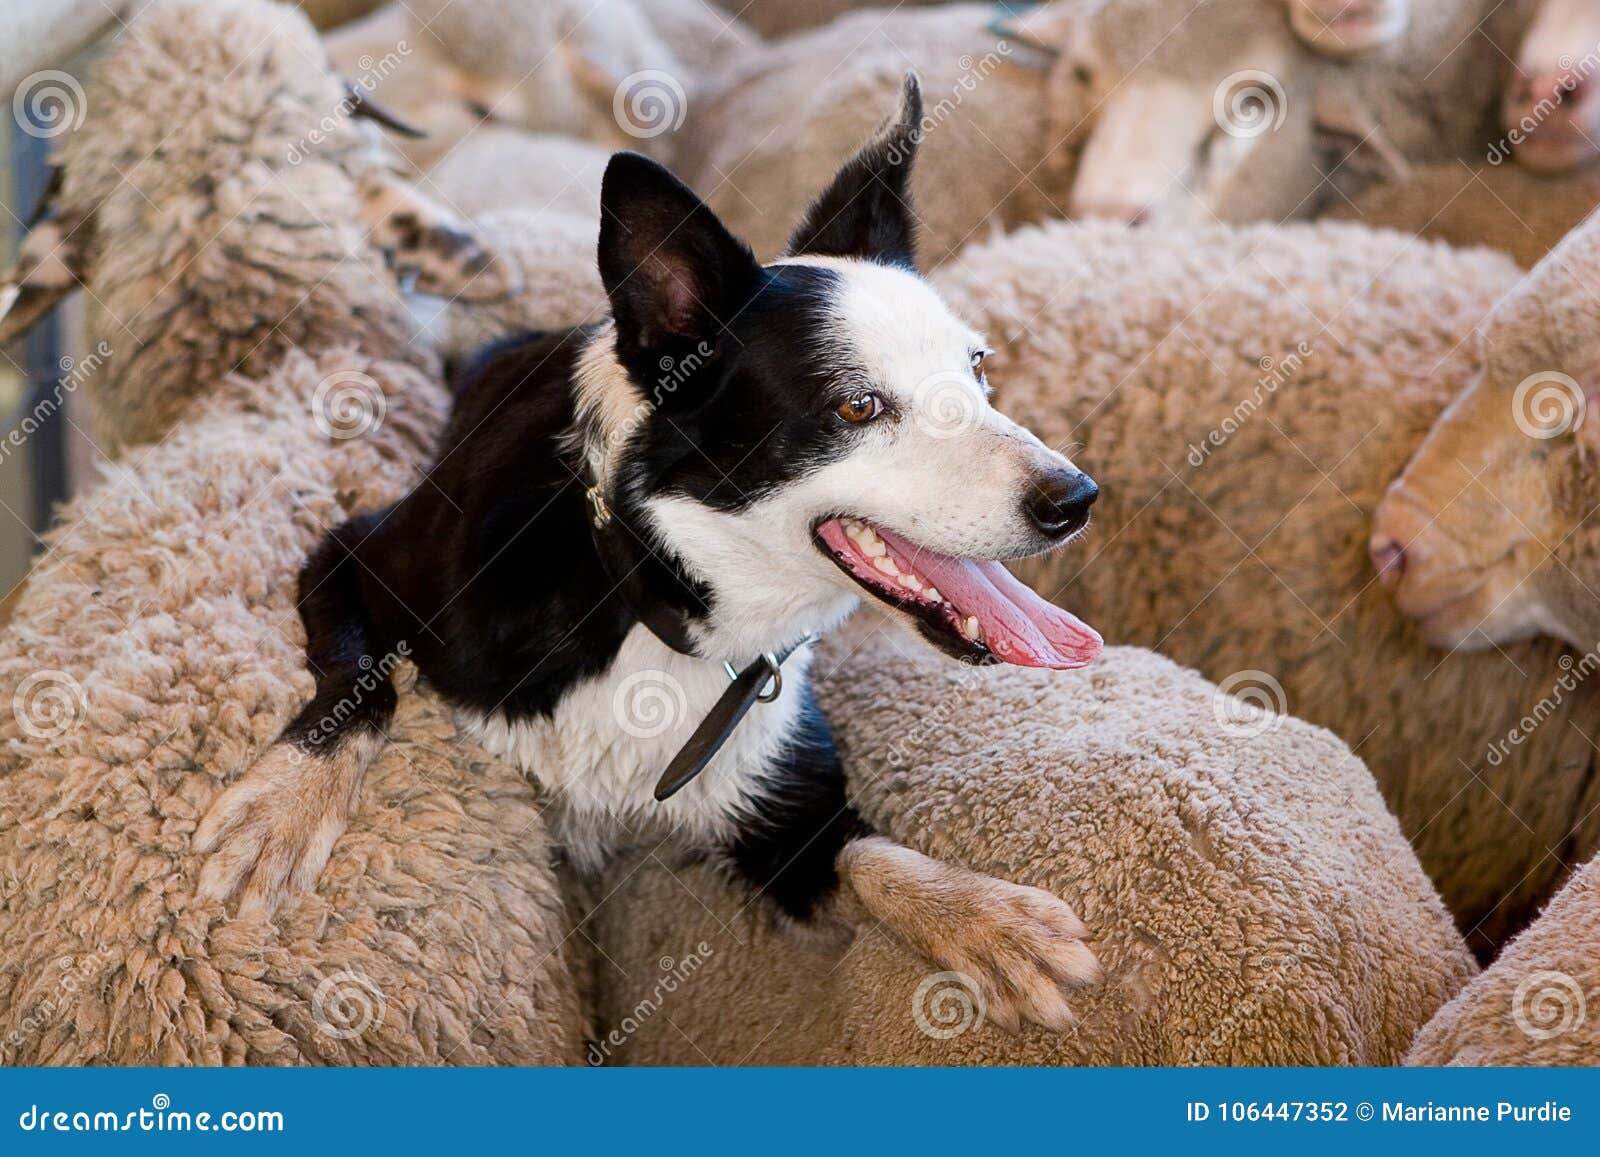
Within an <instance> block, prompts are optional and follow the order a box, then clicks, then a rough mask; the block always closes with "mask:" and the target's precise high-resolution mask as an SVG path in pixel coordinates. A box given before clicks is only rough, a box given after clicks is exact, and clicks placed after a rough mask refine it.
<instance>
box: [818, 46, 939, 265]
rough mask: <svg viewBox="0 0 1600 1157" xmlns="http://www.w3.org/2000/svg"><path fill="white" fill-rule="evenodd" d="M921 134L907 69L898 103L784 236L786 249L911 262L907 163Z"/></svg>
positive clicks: (918, 102) (912, 76) (918, 94)
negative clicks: (790, 231) (885, 120)
mask: <svg viewBox="0 0 1600 1157" xmlns="http://www.w3.org/2000/svg"><path fill="white" fill-rule="evenodd" d="M921 137H922V86H921V84H920V83H919V82H918V80H917V75H916V73H914V72H913V73H907V74H906V83H905V88H904V89H903V90H902V92H901V94H900V108H899V109H898V110H897V111H896V112H895V114H894V116H892V117H890V118H889V120H888V121H887V122H885V123H884V125H883V127H882V128H880V129H879V130H878V131H877V133H875V134H874V135H873V137H872V139H871V140H870V141H868V142H867V143H866V144H865V145H863V146H861V149H860V151H859V152H857V153H856V155H855V156H853V157H851V158H850V159H849V160H848V161H846V162H845V164H844V167H843V168H842V169H840V170H839V171H838V173H836V174H835V175H834V178H833V184H831V185H829V186H828V189H827V191H826V192H824V193H823V194H822V195H821V196H820V197H818V198H817V199H816V200H815V201H813V202H812V203H811V208H809V209H808V210H806V215H805V220H803V221H801V222H800V227H799V228H798V229H796V230H795V231H794V235H793V236H792V237H790V238H789V252H790V253H792V254H794V255H796V256H801V255H810V256H815V257H861V258H865V259H867V260H869V261H884V262H891V263H893V264H896V265H905V266H908V267H914V266H915V265H916V227H917V222H916V216H915V215H914V214H913V213H912V211H911V163H912V162H913V161H914V160H915V159H916V156H917V142H918V141H919V140H920V139H921Z"/></svg>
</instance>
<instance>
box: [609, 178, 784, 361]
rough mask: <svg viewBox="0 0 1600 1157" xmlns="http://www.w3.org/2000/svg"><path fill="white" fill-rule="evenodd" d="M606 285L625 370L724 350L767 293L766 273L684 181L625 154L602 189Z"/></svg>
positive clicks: (745, 246) (746, 246)
mask: <svg viewBox="0 0 1600 1157" xmlns="http://www.w3.org/2000/svg"><path fill="white" fill-rule="evenodd" d="M600 280H601V281H602V282H603V283H604V284H605V287H606V295H607V296H608V297H609V298H610V299H611V313H612V316H613V317H614V318H616V323H617V342H618V350H619V352H620V353H622V354H623V355H624V360H625V361H626V360H627V358H628V356H629V355H631V354H636V353H648V352H649V351H652V350H657V349H661V348H663V347H664V346H668V345H670V344H672V343H674V342H677V343H683V342H690V343H695V342H705V343H707V344H708V345H710V346H711V347H713V348H715V347H716V346H717V344H718V341H719V338H720V337H721V334H722V331H723V328H724V326H726V325H727V324H728V322H730V321H731V320H732V319H733V318H734V316H735V315H737V314H738V312H739V311H740V310H741V309H743V308H744V306H745V303H746V302H748V301H749V300H750V297H751V295H752V294H754V293H755V291H756V290H757V288H758V287H759V285H760V281H761V266H760V264H759V263H758V262H757V261H756V259H755V255H754V254H752V253H751V252H750V247H749V246H748V245H746V244H744V242H742V241H740V240H739V239H738V238H736V237H734V236H733V234H731V233H729V232H728V230H727V228H726V227H725V226H724V225H723V224H722V222H721V221H720V220H718V219H717V215H716V214H715V213H713V212H712V211H711V210H710V209H709V208H708V207H707V206H706V204H705V202H703V201H701V200H700V198H699V197H696V196H695V195H694V193H693V192H691V191H690V190H689V188H688V186H686V185H685V184H684V183H683V182H682V181H680V180H678V178H676V177H674V176H673V175H672V174H671V173H669V172H668V171H667V170H666V169H665V168H663V167H662V166H661V165H659V164H657V163H656V162H655V161H652V160H650V159H649V158H648V157H642V156H640V155H639V154H638V153H618V154H617V155H616V156H614V157H612V158H611V163H610V164H608V165H607V166H606V173H605V178H604V180H603V181H602V182H601V185H600ZM667 352H669V353H673V352H674V351H672V350H668V351H667ZM629 368H630V369H632V368H633V367H632V366H631V365H630V366H629Z"/></svg>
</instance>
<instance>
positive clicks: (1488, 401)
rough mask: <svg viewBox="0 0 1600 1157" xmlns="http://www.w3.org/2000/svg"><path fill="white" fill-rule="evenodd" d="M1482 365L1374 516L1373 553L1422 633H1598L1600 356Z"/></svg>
mask: <svg viewBox="0 0 1600 1157" xmlns="http://www.w3.org/2000/svg"><path fill="white" fill-rule="evenodd" d="M1587 370H1588V371H1589V372H1588V373H1587V376H1585V377H1582V378H1574V377H1571V376H1568V375H1566V374H1564V373H1558V372H1552V371H1538V372H1534V373H1530V374H1527V375H1522V374H1519V373H1515V372H1506V371H1504V370H1497V369H1494V368H1490V369H1487V370H1486V371H1485V372H1484V373H1483V374H1482V375H1481V376H1480V378H1479V379H1478V380H1477V381H1476V382H1474V383H1473V384H1472V385H1471V386H1470V387H1469V388H1468V389H1467V390H1466V391H1465V392H1463V393H1462V394H1461V396H1460V397H1458V398H1457V399H1456V400H1455V401H1454V402H1453V403H1452V404H1451V405H1450V406H1449V408H1448V409H1446V410H1445V412H1444V413H1443V414H1442V415H1441V416H1440V417H1439V419H1438V421H1437V422H1436V423H1435V424H1434V426H1433V428H1432V429H1431V430H1430V431H1429V432H1428V435H1427V437H1426V438H1425V439H1424V440H1423V442H1422V445H1421V446H1420V447H1418V449H1417V451H1416V453H1415V454H1414V455H1413V456H1412V458H1411V461H1410V462H1409V463H1408V464H1407V465H1406V468H1405V470H1404V471H1403V472H1402V473H1401V475H1400V477H1399V478H1397V479H1396V480H1395V481H1394V482H1393V483H1392V484H1391V485H1390V486H1389V489H1388V491H1387V493H1386V494H1385V495H1384V498H1383V501H1382V502H1381V503H1379V505H1378V508H1377V510H1376V512H1375V514H1374V517H1373V537H1372V541H1371V543H1370V546H1371V551H1372V556H1373V562H1374V565H1375V566H1376V567H1377V568H1378V571H1379V573H1380V576H1381V577H1382V579H1383V581H1384V583H1385V585H1387V586H1389V587H1390V588H1391V589H1392V590H1393V592H1394V597H1395V602H1396V604H1397V606H1398V607H1399V608H1400V610H1401V611H1403V612H1404V613H1405V614H1407V615H1409V616H1410V617H1412V618H1414V619H1415V620H1416V621H1417V623H1418V624H1419V626H1420V627H1421V629H1422V632H1423V634H1424V635H1425V636H1426V638H1427V639H1428V641H1429V642H1431V643H1433V644H1435V645H1437V646H1444V647H1461V648H1464V649H1468V650H1474V649H1482V648H1485V647H1489V646H1491V645H1496V644H1501V643H1506V642H1509V641H1512V640H1515V639H1522V638H1528V637H1531V636H1535V635H1552V636H1554V637H1556V638H1560V639H1564V640H1566V641H1567V642H1569V643H1571V644H1573V645H1574V646H1578V647H1581V648H1584V649H1588V648H1590V647H1593V646H1595V645H1596V641H1597V640H1600V463H1597V462H1596V461H1595V454H1596V450H1597V449H1600V394H1597V392H1596V387H1597V385H1600V365H1595V366H1590V367H1587Z"/></svg>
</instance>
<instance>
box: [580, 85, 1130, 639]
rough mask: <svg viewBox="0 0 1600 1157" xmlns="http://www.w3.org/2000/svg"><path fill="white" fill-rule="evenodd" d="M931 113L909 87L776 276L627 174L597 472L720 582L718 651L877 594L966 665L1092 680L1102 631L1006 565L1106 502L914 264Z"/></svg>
mask: <svg viewBox="0 0 1600 1157" xmlns="http://www.w3.org/2000/svg"><path fill="white" fill-rule="evenodd" d="M920 121H921V113H920V100H919V96H918V92H917V89H916V86H915V83H914V82H908V85H907V93H906V100H905V103H904V104H903V106H902V108H901V110H900V113H899V115H898V116H897V117H896V118H895V119H894V120H893V121H892V122H891V124H890V125H889V126H888V127H887V128H886V129H885V130H884V131H883V132H882V133H880V135H879V136H877V137H876V138H874V140H872V141H871V142H869V143H868V144H867V145H866V146H864V147H863V149H862V150H861V151H860V152H859V153H858V154H857V155H856V156H855V157H853V158H852V159H851V160H850V161H849V162H848V163H847V164H846V165H845V166H844V167H843V168H842V169H841V170H840V172H839V174H838V176H837V177H836V178H835V181H834V183H833V185H832V186H830V187H829V189H828V190H827V191H825V192H824V193H823V194H822V196H821V197H819V198H818V199H817V201H816V202H815V203H814V204H813V206H812V208H811V210H810V211H809V213H808V214H807V217H806V219H805V221H804V222H803V223H802V224H801V226H800V228H799V229H798V230H797V231H796V233H795V236H794V238H793V239H792V241H791V246H790V252H791V256H789V257H787V258H785V259H783V260H781V261H778V262H775V263H774V264H772V265H769V266H766V267H762V266H760V265H759V264H757V263H756V262H755V260H754V259H753V257H751V255H750V252H749V250H748V248H746V247H745V246H743V245H742V244H741V243H739V242H737V241H736V240H734V239H733V238H732V237H731V236H729V235H728V234H727V233H726V231H725V230H724V229H723V228H722V226H721V223H720V222H718V221H717V220H716V218H715V216H714V215H712V214H711V212H710V210H709V209H707V208H706V207H705V206H704V205H703V204H702V203H701V202H700V201H699V200H698V199H697V198H695V197H694V195H693V194H692V193H690V192H689V191H688V190H687V189H685V188H684V187H683V186H682V185H680V184H678V182H677V181H676V180H675V179H674V178H672V177H671V175H670V174H667V173H666V171H665V170H663V169H661V168H660V167H659V166H656V165H654V164H653V163H651V162H648V161H646V160H644V158H640V157H629V156H626V155H623V156H619V157H618V158H615V159H614V160H613V162H612V164H611V166H610V168H609V169H608V171H607V176H606V188H605V190H604V191H603V194H602V203H603V206H604V208H605V212H604V220H603V222H602V235H601V243H600V254H601V274H602V278H603V279H604V280H605V282H606V287H607V291H608V293H609V294H610V296H611V300H612V306H613V311H614V314H615V318H616V327H615V330H614V331H613V333H612V335H611V336H612V339H613V340H612V341H601V342H597V343H596V346H595V348H594V349H592V350H591V354H590V356H589V358H588V360H587V362H586V365H585V369H584V372H583V374H582V378H581V381H582V393H583V397H582V398H581V399H580V403H581V405H582V406H583V407H584V409H585V412H586V413H587V415H588V416H589V419H590V421H589V432H588V438H589V445H590V453H591V461H594V460H595V458H596V457H597V455H596V451H595V447H596V446H597V445H598V446H600V447H602V448H603V449H602V450H601V451H600V454H599V455H598V456H599V457H602V458H603V462H596V465H597V467H598V468H599V469H600V470H601V472H602V474H603V476H604V477H605V479H606V489H607V492H608V495H610V496H611V498H612V500H613V501H614V502H615V503H617V504H619V505H620V506H621V507H622V508H623V509H625V510H629V511H638V512H640V513H643V514H644V515H645V516H646V518H645V520H644V521H646V522H647V523H648V524H649V525H650V526H651V527H652V528H653V529H654V531H655V536H656V538H657V540H658V541H657V544H656V545H658V546H659V547H660V548H661V549H663V550H665V551H667V552H670V553H671V554H672V555H674V556H675V557H676V558H677V559H678V560H679V561H680V562H681V564H682V565H683V566H684V568H685V569H686V570H687V571H688V572H689V573H690V574H691V575H692V576H693V577H694V578H695V579H697V580H698V581H699V582H701V583H702V584H704V585H705V586H706V587H707V588H708V590H709V601H710V604H711V610H710V613H709V614H708V616H707V619H706V622H705V623H704V624H703V630H702V636H705V635H708V634H709V635H716V636H718V638H717V639H716V640H714V641H712V642H710V644H709V645H710V646H714V647H716V648H718V649H720V650H723V651H728V650H741V649H744V648H746V647H750V646H755V647H756V648H757V649H761V648H765V647H771V646H775V645H779V644H781V643H782V642H785V641H788V640H792V639H793V637H794V636H795V634H797V633H803V632H805V631H807V630H815V629H821V628H825V627H826V626H829V625H831V624H832V622H834V621H836V620H837V619H839V618H840V617H842V616H843V615H844V614H846V613H848V611H849V610H850V608H851V607H853V606H854V605H855V602H856V600H857V599H858V598H859V596H860V595H861V594H862V593H863V592H865V593H866V594H869V595H871V596H873V597H875V598H877V599H879V601H881V602H884V603H886V604H888V605H890V606H892V607H895V608H897V609H898V610H900V611H902V612H903V613H905V614H906V615H907V616H909V617H910V618H911V619H912V620H913V621H914V622H915V623H916V624H917V626H918V628H919V629H920V630H921V632H922V633H923V634H924V635H925V636H926V637H928V638H929V639H930V640H932V641H933V642H934V643H935V644H937V645H938V646H940V647H941V648H943V649H944V650H946V651H948V652H950V653H953V654H956V655H960V656H963V657H971V658H975V659H989V658H998V659H1001V660H1003V661H1007V662H1012V663H1017V664H1021V665H1025V666H1042V667H1058V668H1060V667H1076V666H1082V665H1084V664H1085V663H1088V662H1090V661H1092V660H1093V659H1094V657H1095V656H1096V655H1097V654H1098V653H1099V648H1100V639H1099V636H1098V635H1096V634H1095V633H1094V632H1093V631H1092V630H1090V629H1089V628H1088V627H1086V626H1084V625H1083V624H1082V623H1080V622H1079V621H1078V620H1077V619H1075V618H1074V617H1073V616H1071V615H1070V614H1068V613H1067V612H1066V611H1063V610H1061V609H1060V608H1057V607H1055V606H1052V605H1051V604H1049V603H1048V602H1046V601H1045V600H1043V599H1041V598H1040V597H1039V596H1037V595H1036V594H1034V593H1033V592H1032V591H1030V590H1029V589H1028V588H1027V587H1025V586H1023V585H1022V584H1021V583H1020V582H1018V581H1017V580H1016V579H1014V578H1012V577H1011V576H1010V574H1009V573H1008V572H1007V571H1006V570H1005V568H1004V567H1003V566H1002V565H1001V561H1000V560H1004V559H1014V558H1020V557H1024V556H1027V555H1031V554H1037V553H1040V552H1042V551H1046V550H1049V549H1051V548H1053V547H1055V546H1058V545H1060V544H1061V543H1063V542H1065V541H1066V540H1067V539H1069V538H1071V537H1072V536H1073V535H1075V534H1076V533H1078V532H1079V531H1080V530H1081V529H1082V528H1083V527H1084V526H1085V525H1086V523H1087V521H1088V512H1089V506H1090V504H1091V503H1092V502H1093V501H1094V497H1095V494H1096V489H1095V486H1094V483H1093V482H1092V481H1090V480H1089V479H1088V477H1087V476H1086V475H1084V474H1083V473H1082V472H1081V471H1079V470H1078V469H1077V468H1076V467H1074V466H1073V464H1072V463H1071V462H1069V461H1068V460H1067V459H1066V458H1065V457H1063V456H1062V455H1061V454H1059V453H1057V452H1055V451H1053V450H1051V449H1049V448H1047V447H1045V446H1044V445H1042V444H1041V443H1040V442H1039V440H1038V439H1037V438H1035V437H1034V436H1033V435H1032V434H1030V433H1028V432H1027V431H1026V430H1024V429H1022V428H1021V427H1019V426H1017V425H1016V424H1015V423H1014V422H1012V421H1010V420H1009V419H1008V418H1006V417H1005V416H1004V415H1002V414H1000V413H999V412H998V411H996V410H994V409H993V408H992V407H991V406H990V405H989V402H988V389H987V384H986V382H985V380H984V366H983V362H984V359H985V357H986V356H987V354H988V350H987V347H986V345H985V342H984V339H983V336H982V335H980V334H978V333H975V332H974V331H973V330H972V329H971V327H970V326H968V325H966V324H964V323H963V322H961V321H960V320H959V319H958V318H957V317H955V316H954V314H952V313H951V312H950V310H949V309H948V308H947V307H946V306H945V304H944V303H943V302H942V301H941V300H940V299H939V297H938V295H937V294H936V293H935V292H934V291H933V290H932V288H931V287H929V286H928V285H927V284H926V283H925V282H924V281H923V280H922V279H921V278H920V277H918V276H917V274H916V272H915V268H914V264H913V252H912V237H913V232H914V227H915V222H914V218H913V216H912V214H911V211H910V209H909V207H908V204H907V199H906V198H907V189H906V185H907V179H908V177H909V169H910V163H911V158H912V157H913V155H914V153H915V148H916V138H917V133H918V128H919V125H920Z"/></svg>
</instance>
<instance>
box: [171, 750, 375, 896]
mask: <svg viewBox="0 0 1600 1157" xmlns="http://www.w3.org/2000/svg"><path fill="white" fill-rule="evenodd" d="M370 747H371V745H370V744H368V743H366V742H365V741H362V740H352V741H350V742H348V743H346V744H345V745H344V746H343V748H342V749H341V750H339V751H338V752H335V753H332V754H329V755H324V754H321V753H308V752H306V751H303V750H301V749H300V748H299V747H297V746H295V745H294V744H291V743H279V744H275V745H274V746H272V747H270V748H268V749H267V751H266V753H265V754H264V755H263V756H262V757H261V758H260V759H259V760H257V761H256V763H255V765H254V766H252V767H251V768H250V770H249V771H247V772H246V773H245V774H244V775H243V776H242V777H241V778H240V779H239V781H238V782H237V783H235V784H234V785H233V786H232V787H230V788H228V789H227V790H226V791H224V792H223V793H222V794H221V795H220V796H218V797H217V799H216V802H214V803H213V804H212V805H211V810H210V811H208V812H207V813H206V816H205V818H204V819H203V820H202V821H201V822H200V826H199V828H197V829H196V830H195V834H194V848H195V851H197V852H202V853H210V858H209V859H208V860H206V864H205V867H204V868H202V869H201V870H200V886H199V889H198V895H199V896H200V898H201V899H203V900H218V901H221V900H226V899H228V898H229V897H230V896H232V895H234V894H235V893H238V894H239V917H240V918H241V919H247V920H265V919H268V918H269V917H271V915H272V914H273V913H274V912H276V911H277V910H278V907H279V905H281V904H282V903H283V901H284V900H285V899H286V898H288V897H289V896H290V895H292V894H294V893H297V892H305V891H310V890H311V889H312V888H314V887H315V886H316V883H317V879H318V877H320V876H321V875H322V869H323V868H324V867H326V866H327V863H328V857H329V855H331V854H332V852H333V845H334V842H335V841H337V840H338V838H339V836H340V835H341V834H342V833H343V832H344V829H345V826H346V825H347V824H348V823H349V821H350V815H351V813H352V812H353V811H354V810H355V802H356V794H357V792H358V790H359V789H360V785H361V776H362V773H363V772H364V771H365V770H366V764H367V761H368V759H370V757H371V751H370Z"/></svg>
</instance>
